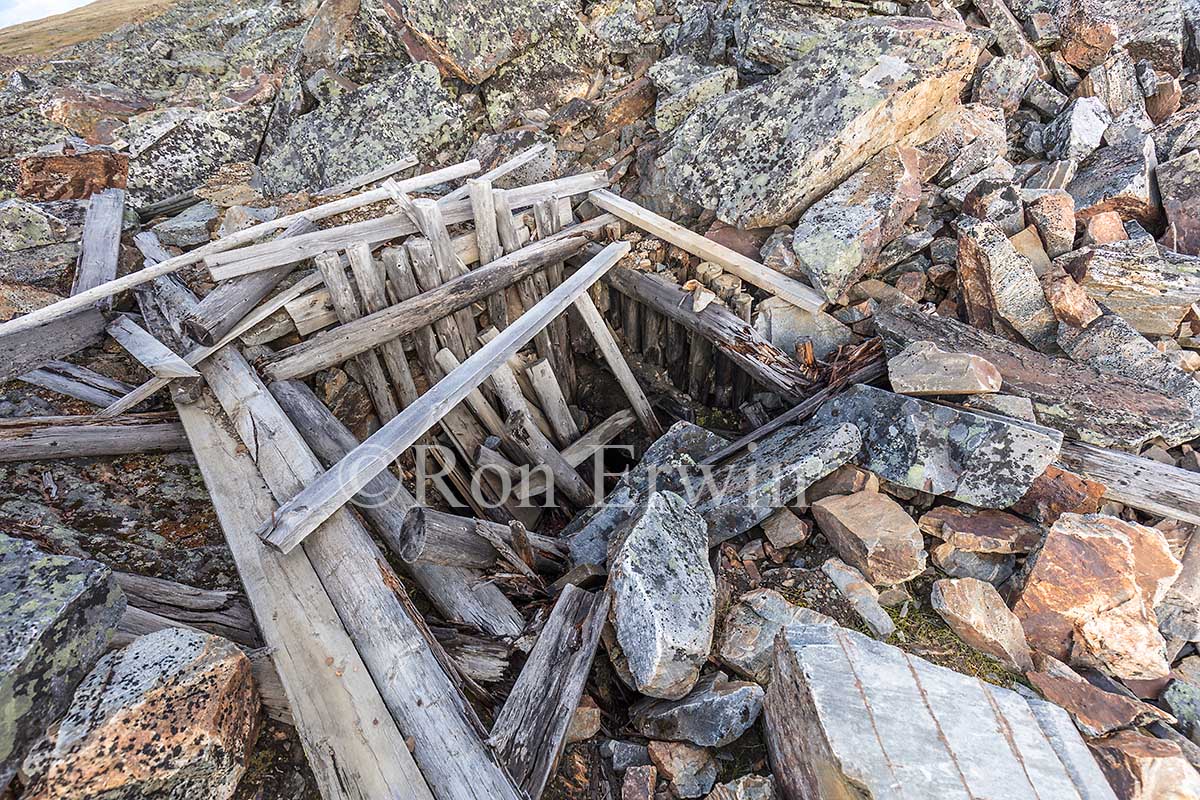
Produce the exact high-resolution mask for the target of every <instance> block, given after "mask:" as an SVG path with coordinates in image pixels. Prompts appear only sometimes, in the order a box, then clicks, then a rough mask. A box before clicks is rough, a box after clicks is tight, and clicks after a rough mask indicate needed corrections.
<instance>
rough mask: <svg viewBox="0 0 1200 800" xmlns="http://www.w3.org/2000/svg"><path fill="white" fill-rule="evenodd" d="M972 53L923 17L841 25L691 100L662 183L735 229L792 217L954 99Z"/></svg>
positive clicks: (954, 34) (968, 42) (973, 48)
mask: <svg viewBox="0 0 1200 800" xmlns="http://www.w3.org/2000/svg"><path fill="white" fill-rule="evenodd" d="M978 52H979V50H978V45H977V44H976V43H975V42H974V41H973V40H972V39H971V38H970V37H969V36H968V35H967V34H966V33H964V32H963V31H959V30H956V29H954V28H952V27H950V26H948V25H944V24H942V23H939V22H934V21H931V20H918V19H909V18H900V19H884V18H878V17H873V18H867V19H862V20H853V21H851V22H848V23H845V24H844V25H842V26H841V27H839V28H838V30H837V31H836V32H835V33H834V34H833V35H831V36H830V38H829V40H828V42H827V43H826V45H825V46H823V47H819V48H815V49H813V50H811V51H810V52H808V53H807V54H805V55H804V56H802V57H801V58H800V59H799V60H797V61H796V62H795V63H794V64H792V65H791V66H790V67H788V68H787V69H785V70H784V71H783V72H781V73H779V74H778V75H776V76H774V77H772V78H769V79H767V80H765V81H763V82H761V83H759V84H756V85H754V86H752V87H749V88H746V89H742V90H740V91H737V92H731V93H729V94H727V95H725V96H723V97H720V98H717V99H715V100H712V101H710V102H708V103H706V104H704V105H702V106H700V107H699V108H697V109H696V110H695V111H694V112H693V113H692V114H691V115H690V116H689V117H688V119H687V120H686V121H685V122H684V123H683V124H682V125H680V126H679V127H678V128H677V129H676V130H675V132H674V134H673V135H672V138H671V142H670V147H669V149H667V150H666V151H665V152H664V153H663V154H662V156H661V158H660V166H661V168H662V169H663V170H664V171H665V178H666V181H667V184H668V186H669V187H670V188H671V190H672V191H674V192H676V193H677V194H680V195H682V196H684V197H685V198H687V199H689V200H691V201H692V202H695V203H698V204H700V205H702V206H703V207H705V208H709V209H713V210H715V211H716V212H717V216H718V217H720V218H721V219H722V220H724V221H725V222H728V223H730V224H735V225H738V226H739V227H746V228H752V227H763V226H768V225H776V224H779V223H781V222H787V221H790V220H794V219H795V218H796V217H797V216H798V215H799V214H800V212H802V211H803V210H804V209H805V208H807V207H808V206H809V205H810V204H811V203H812V202H813V201H814V200H816V199H817V198H818V197H821V196H822V195H824V194H825V193H826V192H828V191H829V189H831V188H833V187H834V186H836V185H838V184H839V183H841V182H842V181H843V180H845V179H846V178H847V177H849V175H850V174H852V173H853V172H854V171H855V170H857V169H859V168H860V167H862V166H863V165H864V164H866V163H867V161H868V160H869V159H870V158H871V157H872V156H873V155H875V154H876V153H878V152H880V151H881V150H883V149H884V148H886V147H888V146H889V145H892V144H896V143H898V142H900V141H901V140H902V139H903V138H904V137H905V136H907V135H908V134H910V133H912V132H913V131H915V130H916V129H917V128H918V126H920V125H921V123H923V122H924V121H925V120H926V119H928V118H929V117H930V116H932V115H933V113H934V112H935V111H937V110H939V109H941V108H943V107H945V106H949V105H952V104H953V98H954V97H956V96H957V94H958V92H959V91H960V89H961V88H962V85H963V83H964V81H965V80H966V78H967V76H968V74H969V73H970V71H971V69H972V67H973V66H974V63H975V58H976V56H977V55H978Z"/></svg>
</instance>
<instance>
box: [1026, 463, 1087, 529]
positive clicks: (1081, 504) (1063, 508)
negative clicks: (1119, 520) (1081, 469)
mask: <svg viewBox="0 0 1200 800" xmlns="http://www.w3.org/2000/svg"><path fill="white" fill-rule="evenodd" d="M1107 488H1108V487H1106V486H1105V485H1104V484H1102V483H1098V482H1096V481H1090V480H1088V479H1086V478H1082V477H1080V476H1078V475H1076V474H1075V473H1073V472H1067V471H1066V470H1064V469H1060V468H1058V467H1055V466H1049V467H1046V471H1045V472H1043V473H1042V474H1041V475H1039V476H1038V478H1037V480H1035V481H1034V482H1033V486H1030V487H1029V491H1028V492H1026V493H1025V496H1024V497H1022V498H1021V499H1020V500H1019V501H1017V503H1016V504H1015V505H1013V511H1015V512H1017V513H1018V514H1023V515H1024V516H1026V517H1029V518H1030V519H1033V520H1036V521H1038V522H1041V523H1043V524H1046V525H1052V524H1054V521H1055V520H1056V519H1058V518H1059V517H1061V516H1062V515H1063V514H1066V513H1068V512H1070V513H1073V514H1095V513H1096V512H1097V511H1099V510H1100V504H1101V503H1102V502H1103V500H1104V492H1105V490H1106V489H1107Z"/></svg>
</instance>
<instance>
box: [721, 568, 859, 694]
mask: <svg viewBox="0 0 1200 800" xmlns="http://www.w3.org/2000/svg"><path fill="white" fill-rule="evenodd" d="M836 624H837V623H836V622H835V621H834V620H833V618H831V617H827V616H825V615H824V614H822V613H821V612H820V611H813V610H812V609H811V608H804V607H802V606H797V605H793V604H792V603H789V602H788V601H787V600H786V599H785V598H784V596H783V595H781V594H780V593H779V592H777V591H775V590H774V589H755V590H754V591H751V592H746V594H744V595H742V596H741V597H740V598H739V599H738V601H737V602H736V603H734V604H733V606H731V607H730V609H729V613H728V614H727V615H726V616H725V622H724V624H723V625H722V627H721V643H720V644H719V645H718V647H717V657H718V658H720V659H721V663H723V664H725V665H726V666H728V667H729V668H730V669H732V670H733V671H734V672H737V673H738V674H739V675H742V676H743V677H746V678H749V679H750V680H753V681H758V682H759V683H761V684H763V685H766V684H767V683H769V682H770V680H771V653H772V650H773V648H774V642H775V637H776V635H778V634H779V632H780V631H781V630H783V629H784V628H790V627H796V626H798V625H836Z"/></svg>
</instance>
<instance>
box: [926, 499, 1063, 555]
mask: <svg viewBox="0 0 1200 800" xmlns="http://www.w3.org/2000/svg"><path fill="white" fill-rule="evenodd" d="M918 525H919V526H920V528H921V532H922V533H927V534H929V535H930V536H934V537H936V538H938V539H941V540H942V541H943V542H946V543H947V544H949V545H951V546H953V547H954V548H955V549H956V550H966V551H967V552H969V553H1028V552H1029V551H1030V550H1032V549H1033V548H1034V546H1036V545H1037V543H1038V542H1040V541H1041V540H1042V535H1043V532H1042V529H1041V527H1039V526H1037V525H1034V524H1033V523H1030V522H1026V521H1025V520H1023V519H1021V518H1020V517H1018V516H1016V515H1015V514H1009V513H1008V512H1006V511H994V510H991V509H987V510H976V509H973V508H970V507H965V506H964V507H963V508H955V507H954V506H938V507H937V508H935V509H933V510H932V511H929V512H928V513H926V514H924V515H922V517H921V519H920V520H919V521H918Z"/></svg>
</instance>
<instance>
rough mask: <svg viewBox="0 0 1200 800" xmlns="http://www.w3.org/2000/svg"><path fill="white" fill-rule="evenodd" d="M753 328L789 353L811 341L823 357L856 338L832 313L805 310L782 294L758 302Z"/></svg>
mask: <svg viewBox="0 0 1200 800" xmlns="http://www.w3.org/2000/svg"><path fill="white" fill-rule="evenodd" d="M764 249H765V246H764ZM789 252H790V251H789ZM781 271H784V272H786V270H781ZM754 329H755V330H756V331H758V332H759V333H761V334H762V335H763V337H764V338H766V339H767V340H768V341H770V342H771V344H773V345H775V346H776V347H778V348H779V349H780V350H782V351H783V352H785V353H787V354H789V355H792V354H795V352H796V347H797V346H802V345H804V344H806V343H807V342H811V343H812V348H813V355H814V356H816V357H817V358H820V359H824V358H826V357H827V356H829V355H830V354H832V353H833V352H834V351H835V350H837V349H838V347H840V346H841V345H844V344H850V343H851V342H853V341H854V332H853V331H851V330H850V328H848V327H847V326H846V325H844V324H843V323H841V322H838V321H837V320H836V319H834V318H833V317H831V316H830V315H829V314H826V313H825V312H824V311H818V312H816V313H813V312H811V311H805V310H804V309H802V308H797V307H796V306H794V305H792V304H791V303H789V302H788V301H786V300H784V299H783V298H781V297H768V298H766V299H765V300H763V301H762V302H760V303H757V304H756V305H755V307H754Z"/></svg>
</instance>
